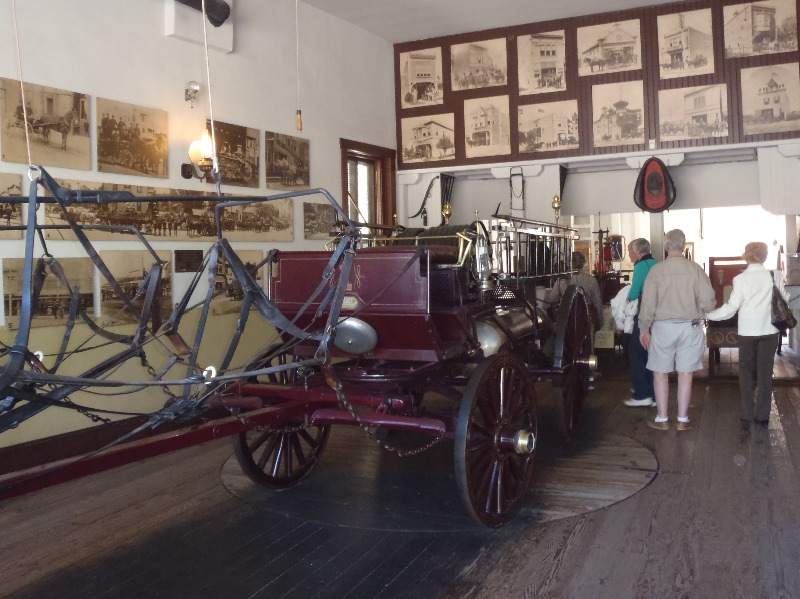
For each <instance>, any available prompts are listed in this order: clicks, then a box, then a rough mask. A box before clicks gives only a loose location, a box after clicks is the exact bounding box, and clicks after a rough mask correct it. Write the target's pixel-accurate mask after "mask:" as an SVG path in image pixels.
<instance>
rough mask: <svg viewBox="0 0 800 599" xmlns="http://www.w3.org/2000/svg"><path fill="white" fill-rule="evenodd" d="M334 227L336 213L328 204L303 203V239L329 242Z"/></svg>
mask: <svg viewBox="0 0 800 599" xmlns="http://www.w3.org/2000/svg"><path fill="white" fill-rule="evenodd" d="M335 226H336V211H335V210H334V209H333V206H331V205H330V204H317V203H313V202H303V236H304V238H305V239H318V240H321V241H330V240H331V233H332V232H334V227H335Z"/></svg>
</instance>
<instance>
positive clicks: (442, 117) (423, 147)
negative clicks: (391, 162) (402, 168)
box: [400, 112, 456, 164]
mask: <svg viewBox="0 0 800 599" xmlns="http://www.w3.org/2000/svg"><path fill="white" fill-rule="evenodd" d="M454 122H455V115H454V114H453V113H452V112H449V113H447V114H434V115H431V116H417V117H409V118H405V119H403V120H402V121H401V127H400V128H401V131H402V138H403V141H402V143H403V162H405V163H407V164H408V163H412V162H432V161H434V160H454V159H455V157H456V146H455V132H454V131H453V127H454Z"/></svg>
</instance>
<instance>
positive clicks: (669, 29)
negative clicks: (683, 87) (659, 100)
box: [658, 8, 714, 79]
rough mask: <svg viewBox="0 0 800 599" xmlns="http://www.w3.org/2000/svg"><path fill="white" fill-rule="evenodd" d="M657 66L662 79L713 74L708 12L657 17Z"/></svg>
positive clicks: (711, 38)
mask: <svg viewBox="0 0 800 599" xmlns="http://www.w3.org/2000/svg"><path fill="white" fill-rule="evenodd" d="M658 62H659V71H660V73H661V78H662V79H674V78H676V77H688V76H690V75H705V74H707V73H713V72H714V40H713V37H712V35H711V9H710V8H704V9H702V10H692V11H688V12H679V13H674V14H671V15H661V16H660V17H658Z"/></svg>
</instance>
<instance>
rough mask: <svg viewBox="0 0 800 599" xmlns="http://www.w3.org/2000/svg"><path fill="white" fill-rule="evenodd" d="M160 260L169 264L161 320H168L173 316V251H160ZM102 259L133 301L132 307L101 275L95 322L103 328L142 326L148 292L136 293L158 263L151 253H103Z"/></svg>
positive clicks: (165, 269)
mask: <svg viewBox="0 0 800 599" xmlns="http://www.w3.org/2000/svg"><path fill="white" fill-rule="evenodd" d="M156 254H157V255H158V258H159V259H160V260H162V261H164V262H165V264H164V266H163V268H162V271H161V296H160V299H161V319H162V320H167V319H168V318H169V315H170V314H171V313H172V264H171V261H172V252H171V251H169V250H156ZM100 259H101V260H102V261H103V262H104V263H105V265H106V266H107V267H108V270H109V271H110V272H111V275H112V276H113V277H114V279H115V280H116V281H117V283H119V286H120V288H121V289H122V291H123V292H124V293H125V296H126V297H127V298H128V300H129V301H130V305H128V304H127V303H126V302H125V301H124V300H122V299H121V298H120V297H119V296H118V295H117V294H116V293H115V292H114V290H113V289H112V288H111V284H110V283H109V282H108V281H107V280H106V278H105V277H104V276H102V275H99V276H100V313H99V314H97V315H96V316H97V318H95V321H98V324H102V326H111V325H117V324H131V323H138V322H139V319H140V317H141V315H142V309H143V306H144V300H145V294H144V292H143V293H142V294H141V295H140V296H139V297H136V292H137V290H138V289H139V287H140V286H141V284H142V282H143V281H144V280H145V277H146V276H147V274H148V273H149V272H150V270H151V269H152V268H153V266H154V265H155V264H156V259H155V257H154V256H153V254H151V253H150V252H148V251H147V250H101V251H100Z"/></svg>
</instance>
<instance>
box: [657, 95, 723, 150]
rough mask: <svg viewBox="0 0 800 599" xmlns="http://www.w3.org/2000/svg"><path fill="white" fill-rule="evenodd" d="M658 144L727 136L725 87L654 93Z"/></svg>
mask: <svg viewBox="0 0 800 599" xmlns="http://www.w3.org/2000/svg"><path fill="white" fill-rule="evenodd" d="M658 119H659V123H658V130H659V138H660V139H661V141H678V140H681V139H701V138H704V137H727V136H728V86H727V85H725V84H724V83H721V84H719V85H700V86H697V87H684V88H680V89H662V90H661V91H659V92H658Z"/></svg>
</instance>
